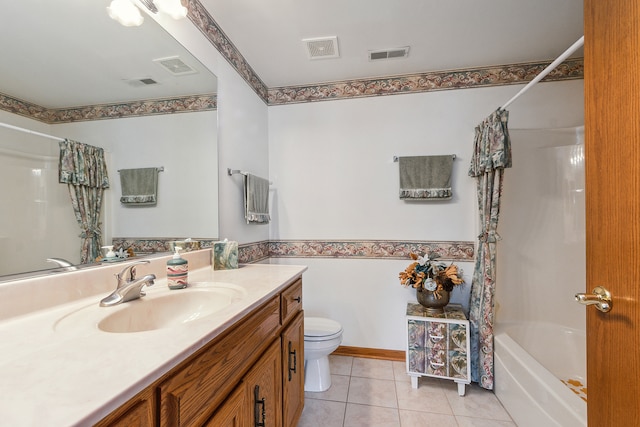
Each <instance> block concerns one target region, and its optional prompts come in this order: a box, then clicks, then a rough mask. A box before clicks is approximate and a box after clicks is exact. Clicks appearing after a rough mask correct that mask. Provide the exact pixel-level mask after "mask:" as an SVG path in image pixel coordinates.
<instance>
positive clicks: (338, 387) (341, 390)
mask: <svg viewBox="0 0 640 427" xmlns="http://www.w3.org/2000/svg"><path fill="white" fill-rule="evenodd" d="M349 379H350V377H348V376H346V375H331V387H329V390H327V391H323V392H319V393H315V392H310V391H305V393H304V398H305V399H321V400H334V401H336V402H346V401H347V395H348V394H349Z"/></svg>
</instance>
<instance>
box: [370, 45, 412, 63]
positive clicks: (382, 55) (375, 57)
mask: <svg viewBox="0 0 640 427" xmlns="http://www.w3.org/2000/svg"><path fill="white" fill-rule="evenodd" d="M407 56H409V46H405V47H398V48H394V49H384V50H370V51H369V61H380V60H383V59H397V58H406V57H407Z"/></svg>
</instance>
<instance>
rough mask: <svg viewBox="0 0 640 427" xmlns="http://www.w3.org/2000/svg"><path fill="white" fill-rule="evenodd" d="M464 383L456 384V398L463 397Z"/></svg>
mask: <svg viewBox="0 0 640 427" xmlns="http://www.w3.org/2000/svg"><path fill="white" fill-rule="evenodd" d="M465 385H466V384H465V383H458V396H464V392H465Z"/></svg>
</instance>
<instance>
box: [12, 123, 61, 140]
mask: <svg viewBox="0 0 640 427" xmlns="http://www.w3.org/2000/svg"><path fill="white" fill-rule="evenodd" d="M0 126H2V127H5V128H9V129H13V130H17V131H19V132H25V133H30V134H32V135H37V136H41V137H43V138H49V139H55V140H56V141H64V138H60V137H58V136H53V135H47V134H46V133H40V132H36V131H33V130H29V129H25V128H21V127H18V126H13V125H10V124H7V123H2V122H0Z"/></svg>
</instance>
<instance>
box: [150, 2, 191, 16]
mask: <svg viewBox="0 0 640 427" xmlns="http://www.w3.org/2000/svg"><path fill="white" fill-rule="evenodd" d="M155 3H156V5H158V9H160V12H164V13H166V14H167V15H169V16H170V17H172V18H173V19H182V18H184V17H185V16H187V12H188V11H187V8H186V7H184V6H183V5H182V3H180V0H155Z"/></svg>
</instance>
